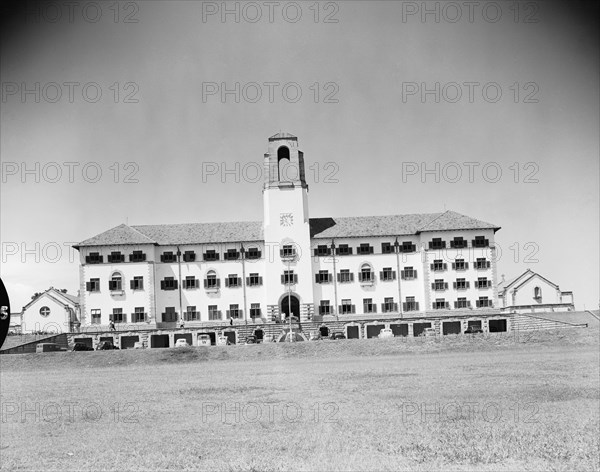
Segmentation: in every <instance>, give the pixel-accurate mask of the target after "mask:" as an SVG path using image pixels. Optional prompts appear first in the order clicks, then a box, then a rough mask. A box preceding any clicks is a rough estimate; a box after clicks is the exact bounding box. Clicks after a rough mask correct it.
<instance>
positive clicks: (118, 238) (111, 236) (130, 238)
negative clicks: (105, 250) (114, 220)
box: [73, 224, 156, 249]
mask: <svg viewBox="0 0 600 472" xmlns="http://www.w3.org/2000/svg"><path fill="white" fill-rule="evenodd" d="M122 244H156V241H154V240H152V239H151V238H149V237H148V236H146V235H144V234H142V233H140V232H139V231H138V230H136V229H135V228H134V227H131V226H127V225H126V224H122V225H119V226H115V227H114V228H111V229H109V230H108V231H105V232H104V233H100V234H98V235H96V236H94V237H92V238H89V239H86V240H85V241H82V242H80V243H79V244H77V245H75V246H73V247H74V248H75V249H79V248H80V247H86V246H119V245H122Z"/></svg>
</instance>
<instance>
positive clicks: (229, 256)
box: [223, 249, 240, 261]
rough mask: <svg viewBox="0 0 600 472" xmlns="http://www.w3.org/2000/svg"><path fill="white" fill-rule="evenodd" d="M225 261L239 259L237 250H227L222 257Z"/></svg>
mask: <svg viewBox="0 0 600 472" xmlns="http://www.w3.org/2000/svg"><path fill="white" fill-rule="evenodd" d="M223 258H224V259H225V260H226V261H237V260H238V259H239V258H240V253H239V252H238V251H237V249H227V252H226V253H225V254H224V257H223Z"/></svg>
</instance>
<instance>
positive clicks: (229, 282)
mask: <svg viewBox="0 0 600 472" xmlns="http://www.w3.org/2000/svg"><path fill="white" fill-rule="evenodd" d="M241 286H242V278H241V277H238V276H237V274H229V275H228V276H227V278H226V279H225V287H229V288H236V287H241Z"/></svg>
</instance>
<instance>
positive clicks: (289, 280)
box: [281, 270, 298, 285]
mask: <svg viewBox="0 0 600 472" xmlns="http://www.w3.org/2000/svg"><path fill="white" fill-rule="evenodd" d="M281 283H282V284H284V285H292V284H297V283H298V275H297V274H294V271H293V270H284V271H283V275H282V276H281Z"/></svg>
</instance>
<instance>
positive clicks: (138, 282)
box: [129, 275, 144, 290]
mask: <svg viewBox="0 0 600 472" xmlns="http://www.w3.org/2000/svg"><path fill="white" fill-rule="evenodd" d="M129 288H131V290H144V277H142V276H141V275H139V276H138V275H136V276H135V277H133V280H130V281H129Z"/></svg>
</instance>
